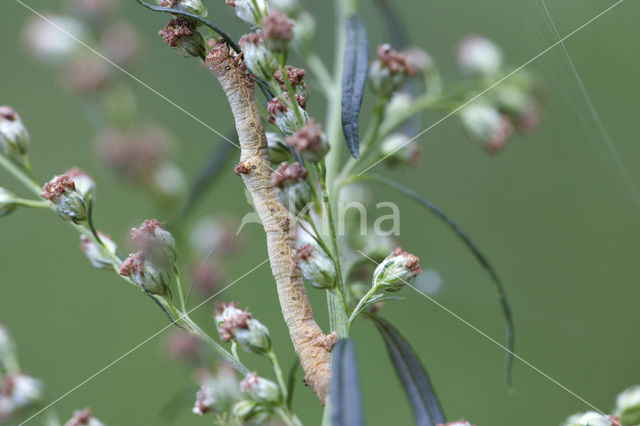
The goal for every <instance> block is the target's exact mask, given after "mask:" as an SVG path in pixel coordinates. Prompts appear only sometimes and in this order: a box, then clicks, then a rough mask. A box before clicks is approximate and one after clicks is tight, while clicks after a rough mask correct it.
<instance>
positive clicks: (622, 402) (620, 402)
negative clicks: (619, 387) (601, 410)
mask: <svg viewBox="0 0 640 426" xmlns="http://www.w3.org/2000/svg"><path fill="white" fill-rule="evenodd" d="M614 414H615V416H616V417H618V418H620V421H621V422H622V424H624V425H626V424H630V425H636V424H640V385H635V386H631V387H630V388H627V389H625V390H624V391H623V392H622V393H620V394H619V395H618V397H617V398H616V409H615V411H614Z"/></svg>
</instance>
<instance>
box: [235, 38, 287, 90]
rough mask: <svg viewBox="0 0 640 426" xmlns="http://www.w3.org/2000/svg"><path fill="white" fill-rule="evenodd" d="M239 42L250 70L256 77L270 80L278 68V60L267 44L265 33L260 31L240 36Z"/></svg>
mask: <svg viewBox="0 0 640 426" xmlns="http://www.w3.org/2000/svg"><path fill="white" fill-rule="evenodd" d="M238 44H239V45H240V47H241V48H242V52H243V54H244V56H243V58H244V61H245V64H247V67H248V68H249V70H250V71H251V72H252V73H254V74H255V75H256V77H258V78H260V79H262V80H265V81H269V80H270V79H271V76H272V75H273V73H274V71H275V70H276V68H278V60H277V58H276V56H275V55H274V54H273V52H272V51H271V50H270V49H269V48H268V47H267V45H266V44H265V37H264V33H263V32H262V31H258V32H256V33H249V34H245V35H243V36H242V37H240V40H238Z"/></svg>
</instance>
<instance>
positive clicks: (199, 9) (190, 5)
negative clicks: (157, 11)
mask: <svg viewBox="0 0 640 426" xmlns="http://www.w3.org/2000/svg"><path fill="white" fill-rule="evenodd" d="M158 6H162V7H169V8H171V9H178V10H182V11H184V12H187V13H191V14H192V15H197V16H199V17H201V18H205V19H206V18H207V16H208V13H207V8H206V7H205V6H204V3H203V2H202V0H158Z"/></svg>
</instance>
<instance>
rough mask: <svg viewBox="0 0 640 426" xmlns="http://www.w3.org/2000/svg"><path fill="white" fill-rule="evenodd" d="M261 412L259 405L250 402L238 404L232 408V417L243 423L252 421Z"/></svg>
mask: <svg viewBox="0 0 640 426" xmlns="http://www.w3.org/2000/svg"><path fill="white" fill-rule="evenodd" d="M259 411H260V407H259V406H258V404H256V403H255V402H254V401H249V400H244V401H239V402H236V403H235V404H233V407H231V415H232V416H233V417H236V418H237V419H239V420H242V421H248V420H251V419H252V418H253V417H254V416H255V415H256V414H257V413H258V412H259Z"/></svg>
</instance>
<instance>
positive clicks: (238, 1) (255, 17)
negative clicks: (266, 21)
mask: <svg viewBox="0 0 640 426" xmlns="http://www.w3.org/2000/svg"><path fill="white" fill-rule="evenodd" d="M226 2H227V4H228V5H229V6H233V7H234V8H235V10H236V16H237V17H238V18H240V19H242V20H243V21H244V22H246V23H247V24H249V26H250V27H252V28H257V27H260V23H261V22H262V19H263V18H264V17H265V16H267V14H268V13H269V2H268V1H267V0H226Z"/></svg>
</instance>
